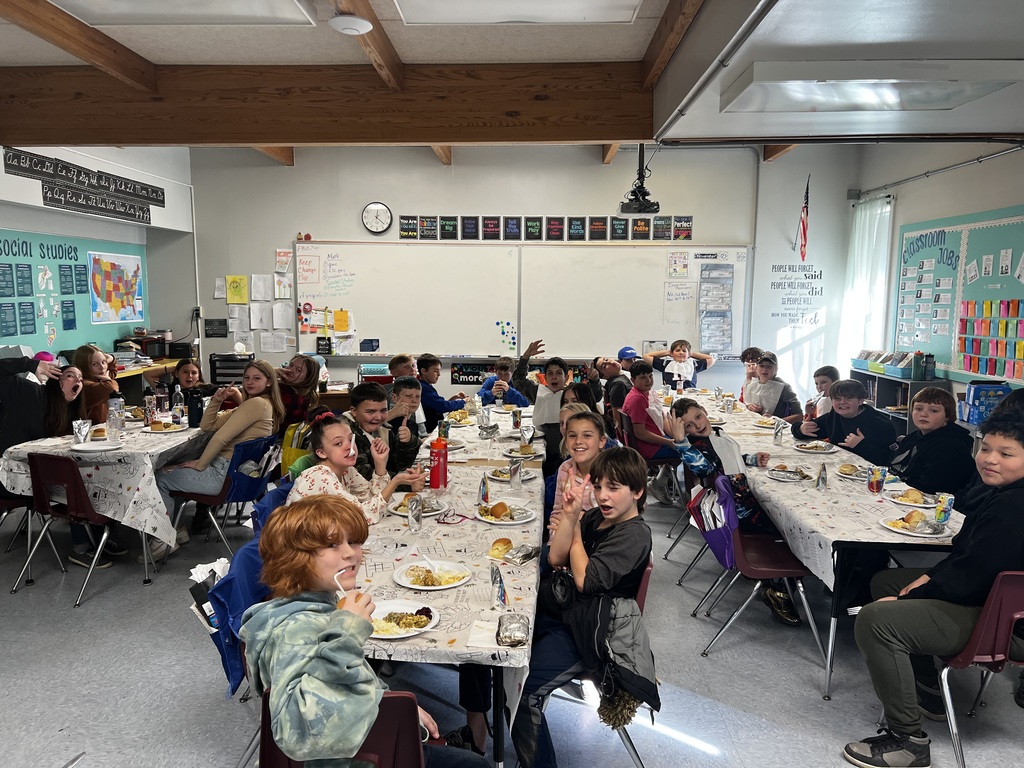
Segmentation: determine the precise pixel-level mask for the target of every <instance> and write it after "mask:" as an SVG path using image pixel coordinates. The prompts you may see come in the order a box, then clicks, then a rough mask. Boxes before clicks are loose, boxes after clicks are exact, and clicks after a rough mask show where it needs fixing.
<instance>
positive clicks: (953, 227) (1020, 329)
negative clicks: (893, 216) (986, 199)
mask: <svg viewBox="0 0 1024 768" xmlns="http://www.w3.org/2000/svg"><path fill="white" fill-rule="evenodd" d="M900 244H901V254H900V255H901V259H900V283H899V292H898V297H899V298H898V302H897V311H896V349H897V350H902V351H917V350H920V351H922V352H925V353H931V354H933V355H935V362H936V367H937V368H939V369H940V370H945V371H948V375H949V377H950V378H955V379H959V380H969V379H973V378H977V377H979V376H991V377H994V378H997V379H1005V380H1013V381H1017V382H1020V381H1024V309H1022V304H1024V301H1022V299H1024V258H1022V250H1024V206H1017V207H1014V208H1004V209H1000V210H996V211H984V212H981V213H975V214H970V215H966V216H959V217H954V218H949V219H940V220H935V221H926V222H921V223H918V224H909V225H906V226H903V227H901V228H900Z"/></svg>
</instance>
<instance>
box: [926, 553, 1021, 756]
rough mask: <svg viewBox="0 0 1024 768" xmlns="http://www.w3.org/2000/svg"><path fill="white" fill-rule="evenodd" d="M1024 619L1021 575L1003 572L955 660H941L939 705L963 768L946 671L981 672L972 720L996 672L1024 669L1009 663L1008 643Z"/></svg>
mask: <svg viewBox="0 0 1024 768" xmlns="http://www.w3.org/2000/svg"><path fill="white" fill-rule="evenodd" d="M1022 619H1024V571H1003V572H1002V573H1000V574H999V575H998V576H996V580H995V581H994V582H993V583H992V589H991V590H990V591H989V593H988V599H986V600H985V606H984V608H982V609H981V616H979V617H978V623H977V624H975V625H974V631H973V632H972V633H971V639H970V640H968V641H967V645H965V646H964V647H963V649H962V650H961V651H960V653H958V654H957V655H956V656H945V657H940V660H941V661H942V665H943V666H942V671H941V672H940V673H939V687H940V688H941V690H942V701H943V702H944V703H945V705H946V718H947V719H948V720H949V736H950V738H951V739H952V741H953V752H954V754H955V755H956V764H957V766H959V768H964V767H965V765H966V763H965V762H964V750H963V745H962V744H961V743H960V730H959V728H958V727H957V722H956V714H955V713H954V711H953V696H952V694H951V693H950V690H949V670H951V669H967V668H968V667H970V666H978V667H981V668H982V672H981V688H980V689H979V690H978V695H977V696H975V698H974V703H973V704H972V705H971V708H970V710H969V711H968V712H967V716H968V717H974V715H975V712H976V711H977V708H978V704H979V702H980V703H981V704H982V706H984V701H983V699H984V696H985V690H986V689H987V688H988V684H989V683H990V682H991V681H992V676H993V674H994V673H996V672H1002V671H1003V669H1004V668H1005V667H1006V665H1007V664H1015V665H1017V666H1022V667H1024V659H1011V658H1010V657H1009V655H1010V641H1011V640H1012V639H1013V627H1014V624H1016V622H1018V621H1020V620H1022Z"/></svg>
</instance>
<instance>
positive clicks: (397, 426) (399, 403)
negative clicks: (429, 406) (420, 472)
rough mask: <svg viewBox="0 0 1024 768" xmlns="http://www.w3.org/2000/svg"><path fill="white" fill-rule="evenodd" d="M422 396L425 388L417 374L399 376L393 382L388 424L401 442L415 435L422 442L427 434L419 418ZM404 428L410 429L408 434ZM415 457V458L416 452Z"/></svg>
mask: <svg viewBox="0 0 1024 768" xmlns="http://www.w3.org/2000/svg"><path fill="white" fill-rule="evenodd" d="M422 396H423V390H422V389H421V388H420V382H419V379H417V378H416V377H415V376H399V377H398V378H397V379H395V381H394V383H393V384H392V389H391V402H392V406H391V410H390V411H388V426H389V427H390V428H391V431H392V433H393V434H394V435H396V436H397V437H398V442H399V443H403V444H405V443H409V442H410V441H411V440H412V439H413V438H414V437H415V438H416V441H417V443H422V442H423V440H424V439H425V438H426V436H427V430H426V429H425V428H424V426H423V422H422V421H420V420H419V419H418V415H419V413H420V412H421V411H420V399H421V398H422ZM403 428H404V429H407V430H409V434H408V435H406V434H405V433H404V432H403V431H402V430H403ZM413 458H414V459H415V454H414V455H413Z"/></svg>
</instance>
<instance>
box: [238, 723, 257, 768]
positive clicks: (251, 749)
mask: <svg viewBox="0 0 1024 768" xmlns="http://www.w3.org/2000/svg"><path fill="white" fill-rule="evenodd" d="M259 747H260V729H259V727H257V728H256V733H254V734H253V735H252V738H251V739H249V743H248V744H247V745H246V747H245V752H243V753H242V756H241V757H240V758H239V759H238V762H237V763H236V764H235V768H246V766H248V765H249V763H251V762H252V759H253V758H254V757H255V756H256V750H258V749H259Z"/></svg>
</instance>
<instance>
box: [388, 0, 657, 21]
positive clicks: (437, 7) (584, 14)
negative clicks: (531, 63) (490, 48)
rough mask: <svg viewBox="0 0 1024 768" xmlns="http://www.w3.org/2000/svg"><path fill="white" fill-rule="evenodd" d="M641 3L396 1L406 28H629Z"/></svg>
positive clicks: (611, 0)
mask: <svg viewBox="0 0 1024 768" xmlns="http://www.w3.org/2000/svg"><path fill="white" fill-rule="evenodd" d="M641 2H643V0H559V1H558V2H552V0H487V2H481V0H444V2H443V3H442V2H438V0H395V5H397V6H398V12H399V13H400V14H401V16H402V21H404V22H405V23H406V24H409V25H412V24H630V23H632V21H633V20H634V19H635V18H636V14H637V12H638V11H639V10H640V4H641Z"/></svg>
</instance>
